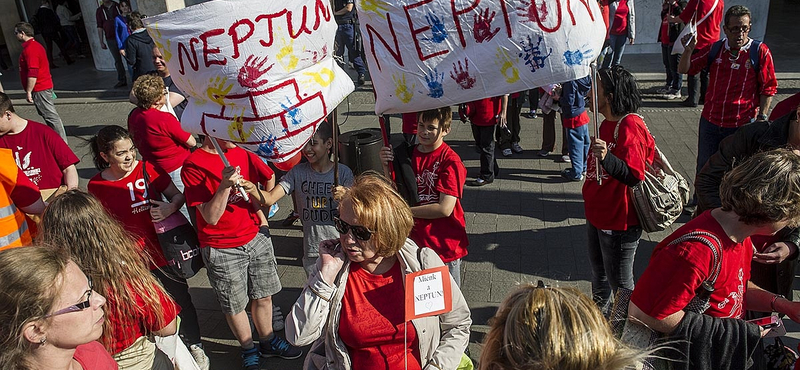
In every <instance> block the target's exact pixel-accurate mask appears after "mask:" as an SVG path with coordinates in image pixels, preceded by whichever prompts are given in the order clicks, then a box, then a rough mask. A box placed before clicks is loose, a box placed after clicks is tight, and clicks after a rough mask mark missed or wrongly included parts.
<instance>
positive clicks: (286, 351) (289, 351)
mask: <svg viewBox="0 0 800 370" xmlns="http://www.w3.org/2000/svg"><path fill="white" fill-rule="evenodd" d="M258 346H259V351H260V352H261V357H280V358H283V359H287V360H292V359H295V358H299V357H300V356H302V355H303V351H302V350H301V349H300V348H297V347H295V346H293V345H291V344H289V342H287V341H286V339H283V338H281V337H279V336H277V335H273V336H272V339H270V340H268V341H266V340H265V341H261V342H260V343H259V344H258Z"/></svg>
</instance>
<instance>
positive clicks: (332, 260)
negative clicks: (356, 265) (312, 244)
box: [319, 239, 345, 285]
mask: <svg viewBox="0 0 800 370" xmlns="http://www.w3.org/2000/svg"><path fill="white" fill-rule="evenodd" d="M319 259H320V260H321V261H322V266H321V267H320V271H319V273H320V277H322V280H325V282H326V283H328V284H329V285H334V284H335V283H336V282H335V281H334V280H336V275H337V274H339V271H340V270H341V269H342V266H344V259H345V257H344V252H343V251H342V246H341V244H339V239H328V240H323V241H322V242H320V243H319Z"/></svg>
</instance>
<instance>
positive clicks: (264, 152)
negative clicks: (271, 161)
mask: <svg viewBox="0 0 800 370" xmlns="http://www.w3.org/2000/svg"><path fill="white" fill-rule="evenodd" d="M277 149H278V143H277V142H276V138H275V136H273V135H272V134H269V136H268V137H261V143H259V144H258V150H257V151H256V154H258V155H260V156H262V157H272V156H273V155H275V154H278V150H277Z"/></svg>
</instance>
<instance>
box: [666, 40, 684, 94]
mask: <svg viewBox="0 0 800 370" xmlns="http://www.w3.org/2000/svg"><path fill="white" fill-rule="evenodd" d="M661 60H662V61H663V62H664V69H665V70H666V72H667V81H666V85H667V86H669V88H670V89H673V90H678V91H680V90H681V87H682V85H683V75H682V74H680V73H678V63H680V61H681V55H680V54H672V45H664V44H661Z"/></svg>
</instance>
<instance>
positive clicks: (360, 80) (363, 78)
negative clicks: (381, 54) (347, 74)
mask: <svg viewBox="0 0 800 370" xmlns="http://www.w3.org/2000/svg"><path fill="white" fill-rule="evenodd" d="M366 79H367V77H366V76H364V74H363V73H360V74H359V75H358V82H357V84H358V86H361V85H363V84H364V83H365V82H366Z"/></svg>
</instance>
